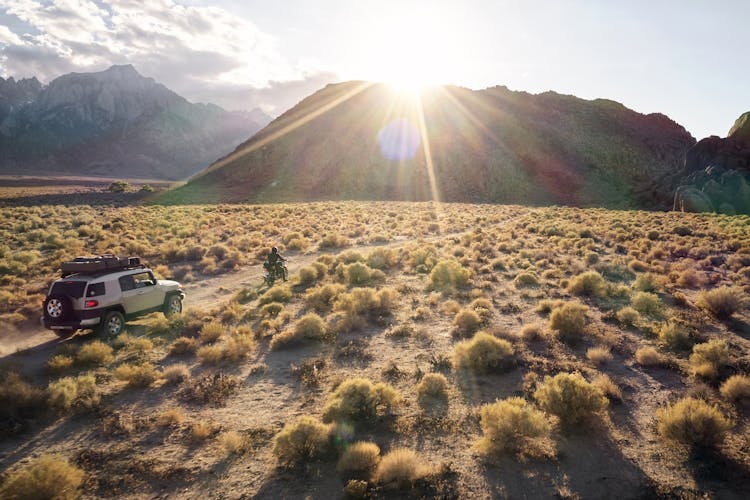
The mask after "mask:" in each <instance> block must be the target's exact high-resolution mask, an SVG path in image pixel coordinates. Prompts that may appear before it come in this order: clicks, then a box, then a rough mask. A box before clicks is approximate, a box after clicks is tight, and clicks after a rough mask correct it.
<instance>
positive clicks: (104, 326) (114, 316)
mask: <svg viewBox="0 0 750 500" xmlns="http://www.w3.org/2000/svg"><path fill="white" fill-rule="evenodd" d="M124 327H125V317H124V316H123V315H122V313H121V312H119V311H109V312H108V313H107V314H105V315H104V319H103V320H102V322H101V324H100V325H99V329H98V333H99V334H100V335H102V336H104V337H107V338H112V337H117V336H118V335H120V332H122V329H123V328H124Z"/></svg>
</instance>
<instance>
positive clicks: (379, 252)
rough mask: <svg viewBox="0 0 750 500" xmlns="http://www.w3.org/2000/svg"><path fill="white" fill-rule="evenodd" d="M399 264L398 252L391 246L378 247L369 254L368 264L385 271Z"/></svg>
mask: <svg viewBox="0 0 750 500" xmlns="http://www.w3.org/2000/svg"><path fill="white" fill-rule="evenodd" d="M396 264H398V253H396V252H395V251H394V250H393V249H391V248H382V247H381V248H376V249H374V250H372V251H371V252H370V253H369V254H367V265H368V266H370V267H371V268H373V269H380V270H381V271H384V270H386V269H389V268H391V267H394V266H395V265H396Z"/></svg>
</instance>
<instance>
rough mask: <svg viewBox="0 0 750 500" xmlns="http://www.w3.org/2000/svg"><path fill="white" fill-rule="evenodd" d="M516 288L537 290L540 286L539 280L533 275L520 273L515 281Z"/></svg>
mask: <svg viewBox="0 0 750 500" xmlns="http://www.w3.org/2000/svg"><path fill="white" fill-rule="evenodd" d="M513 284H514V285H516V288H536V287H538V286H539V278H537V276H536V275H535V274H532V273H520V274H519V275H518V276H516V277H515V279H514V280H513Z"/></svg>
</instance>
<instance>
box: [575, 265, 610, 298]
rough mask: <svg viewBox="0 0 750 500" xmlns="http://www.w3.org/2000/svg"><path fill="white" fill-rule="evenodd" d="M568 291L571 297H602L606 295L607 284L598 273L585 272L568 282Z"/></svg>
mask: <svg viewBox="0 0 750 500" xmlns="http://www.w3.org/2000/svg"><path fill="white" fill-rule="evenodd" d="M568 291H569V292H570V293H572V294H573V295H579V296H586V297H604V296H605V295H606V294H607V282H606V281H605V280H604V278H603V277H602V275H601V274H599V273H598V272H596V271H586V272H585V273H583V274H579V275H578V276H575V277H573V278H572V279H571V280H570V283H569V284H568Z"/></svg>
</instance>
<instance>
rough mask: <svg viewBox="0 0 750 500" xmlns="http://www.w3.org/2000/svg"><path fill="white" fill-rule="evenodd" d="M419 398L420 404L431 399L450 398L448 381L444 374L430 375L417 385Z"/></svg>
mask: <svg viewBox="0 0 750 500" xmlns="http://www.w3.org/2000/svg"><path fill="white" fill-rule="evenodd" d="M417 398H418V399H419V400H420V402H427V401H429V400H430V399H438V400H441V399H442V400H445V399H447V398H448V379H446V378H445V375H443V374H442V373H428V374H427V375H425V376H424V377H422V380H420V381H419V384H417Z"/></svg>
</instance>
